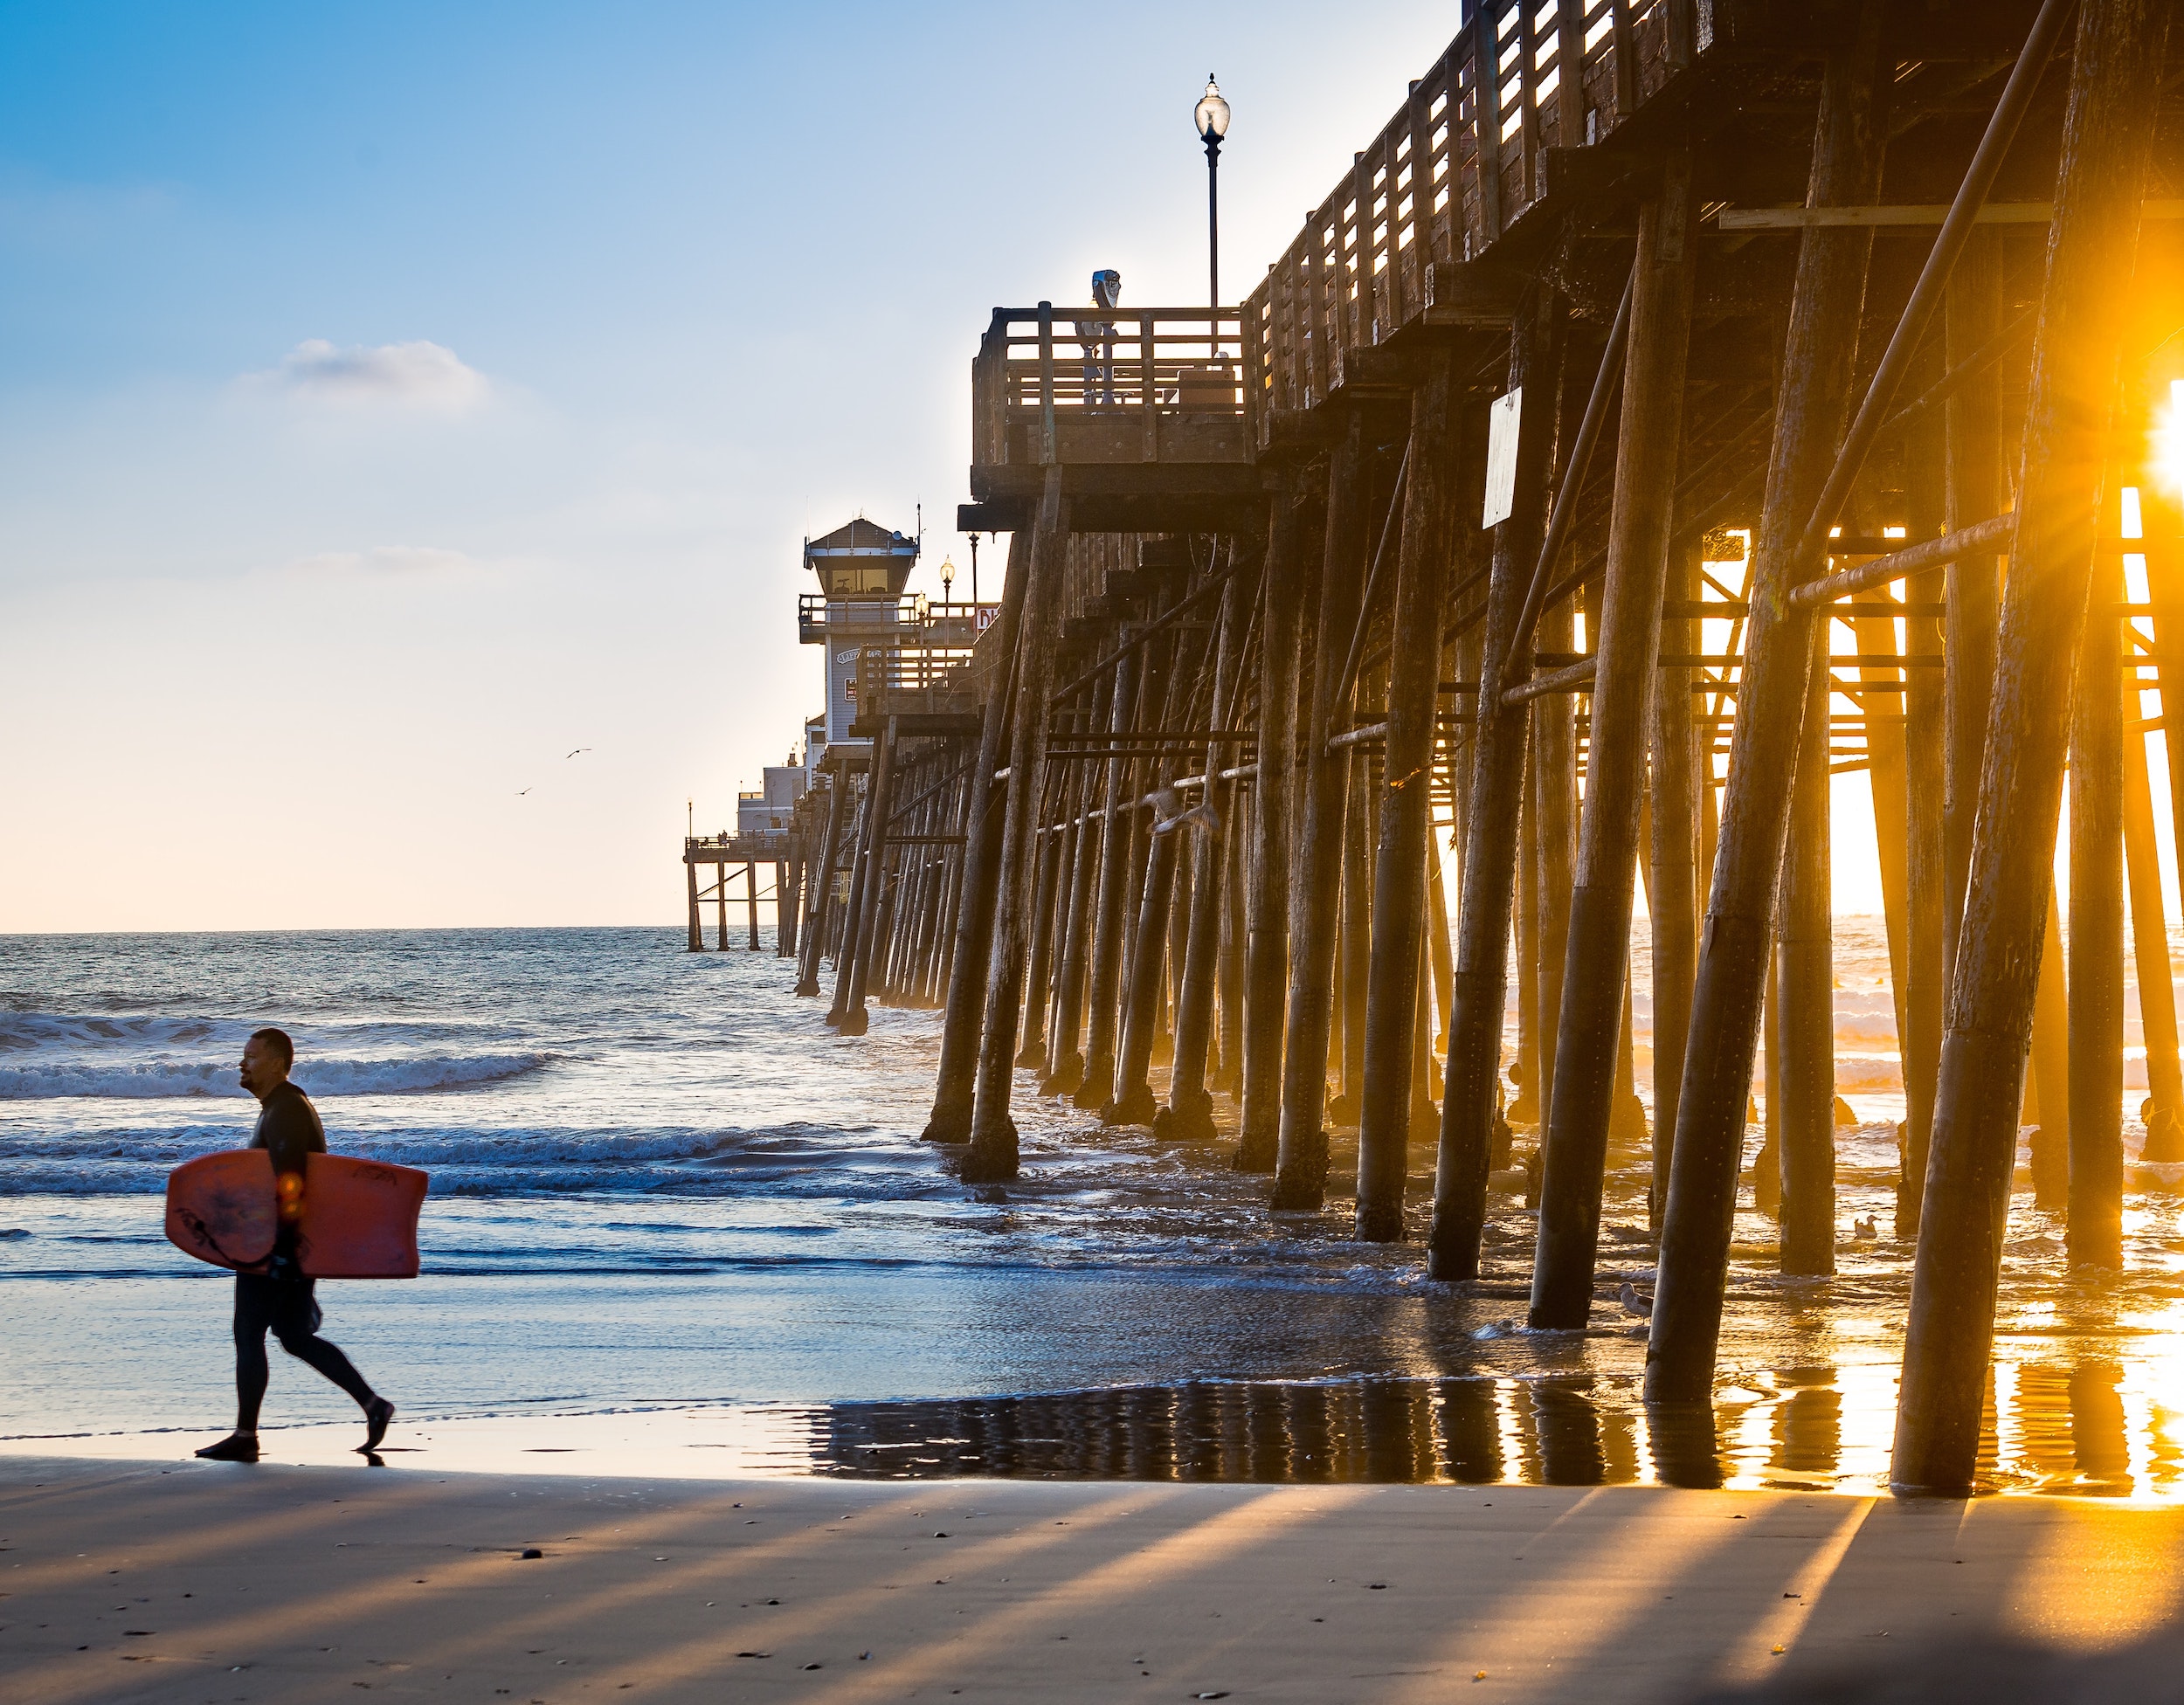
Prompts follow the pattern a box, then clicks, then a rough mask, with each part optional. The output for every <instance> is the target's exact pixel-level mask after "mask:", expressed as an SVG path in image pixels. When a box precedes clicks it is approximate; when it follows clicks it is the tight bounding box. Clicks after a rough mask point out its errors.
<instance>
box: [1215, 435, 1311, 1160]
mask: <svg viewBox="0 0 2184 1705" xmlns="http://www.w3.org/2000/svg"><path fill="white" fill-rule="evenodd" d="M1278 477H1279V480H1280V483H1279V484H1278V485H1277V486H1276V487H1275V493H1274V497H1273V510H1272V518H1271V520H1270V521H1269V523H1268V532H1267V564H1266V569H1265V570H1264V572H1263V574H1262V575H1261V580H1260V599H1261V617H1260V624H1261V632H1262V633H1263V635H1264V638H1263V640H1262V643H1261V645H1260V648H1259V764H1258V768H1257V771H1256V774H1255V776H1254V782H1253V786H1252V790H1251V807H1252V809H1251V823H1250V834H1251V846H1250V850H1249V854H1248V862H1247V864H1246V866H1245V873H1244V880H1245V894H1244V932H1245V937H1246V940H1245V945H1244V1021H1243V1108H1242V1117H1241V1134H1240V1137H1239V1141H1238V1143H1237V1149H1236V1170H1238V1171H1240V1172H1271V1171H1273V1170H1275V1164H1276V1161H1277V1157H1278V1149H1279V1143H1280V1131H1281V1122H1282V1053H1283V1046H1282V1042H1283V1032H1284V1022H1285V1012H1286V1007H1287V1002H1288V996H1289V911H1290V906H1289V901H1290V889H1289V868H1290V864H1291V847H1290V836H1289V817H1290V799H1291V795H1292V791H1293V789H1294V787H1295V778H1296V750H1297V727H1296V720H1297V719H1296V708H1297V677H1298V675H1299V673H1301V671H1302V663H1303V658H1302V646H1303V611H1304V610H1305V608H1306V607H1307V604H1308V603H1309V604H1311V605H1314V606H1316V605H1317V602H1318V596H1317V594H1318V586H1319V564H1320V561H1321V558H1322V555H1323V551H1324V546H1323V544H1322V542H1321V540H1320V538H1319V537H1318V534H1319V531H1320V527H1319V521H1320V514H1319V504H1318V501H1317V499H1316V498H1315V497H1314V496H1313V495H1312V494H1310V493H1309V492H1306V491H1304V490H1302V489H1300V487H1299V484H1298V482H1297V480H1296V476H1295V475H1294V474H1291V473H1287V472H1284V473H1282V474H1281V475H1280V476H1278Z"/></svg>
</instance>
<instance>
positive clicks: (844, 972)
mask: <svg viewBox="0 0 2184 1705" xmlns="http://www.w3.org/2000/svg"><path fill="white" fill-rule="evenodd" d="M894 780H895V718H893V717H892V716H890V717H889V718H888V720H887V721H886V723H885V724H884V725H883V726H882V727H881V733H880V738H879V740H878V742H876V743H875V748H874V753H873V761H872V779H871V782H870V784H869V785H868V786H867V789H866V791H865V808H864V831H863V833H862V835H861V836H860V839H859V843H858V848H857V864H856V868H855V871H854V874H853V875H852V876H851V877H850V892H849V919H848V923H847V934H846V935H844V937H843V952H842V956H841V958H840V960H839V961H838V962H837V963H836V965H835V978H834V990H835V992H834V1010H833V1011H832V1012H831V1013H829V1014H828V1015H827V1016H828V1017H829V1018H832V1019H833V1022H834V1025H835V1027H836V1029H837V1030H838V1031H839V1032H840V1033H841V1034H842V1035H844V1036H862V1035H863V1034H864V1033H865V1032H866V1030H867V1028H868V1027H869V1025H870V1023H871V1018H870V1015H869V1013H868V1012H867V1009H866V1006H865V994H866V990H867V985H868V984H869V983H870V981H871V961H872V956H873V949H874V943H875V942H877V941H878V940H879V932H878V928H877V926H878V923H879V920H880V901H881V887H882V884H883V882H884V880H885V873H886V870H887V845H886V839H885V832H886V826H887V820H888V797H889V795H890V794H891V793H892V792H893V785H892V783H893V782H894Z"/></svg>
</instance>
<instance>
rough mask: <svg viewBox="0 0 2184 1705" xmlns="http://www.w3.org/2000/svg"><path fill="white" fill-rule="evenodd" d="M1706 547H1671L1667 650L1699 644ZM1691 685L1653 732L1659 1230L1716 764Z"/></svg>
mask: <svg viewBox="0 0 2184 1705" xmlns="http://www.w3.org/2000/svg"><path fill="white" fill-rule="evenodd" d="M1699 549H1700V547H1699V545H1698V544H1697V542H1683V543H1679V544H1676V545H1675V546H1672V547H1671V550H1672V551H1673V552H1674V556H1673V557H1672V559H1671V561H1672V568H1671V575H1672V579H1671V590H1674V591H1675V592H1676V594H1677V595H1678V597H1677V599H1674V600H1669V604H1671V605H1677V606H1678V613H1677V614H1676V616H1673V617H1671V618H1669V619H1667V620H1664V621H1663V622H1662V627H1661V644H1662V646H1663V647H1666V648H1669V649H1673V650H1676V651H1690V650H1691V649H1693V648H1694V647H1695V645H1696V644H1697V633H1696V632H1695V631H1694V627H1693V624H1692V622H1691V621H1690V615H1689V610H1688V607H1686V606H1688V604H1689V603H1690V601H1691V595H1692V594H1694V593H1696V592H1697V590H1698V584H1697V583H1698V572H1699V570H1698V561H1697V558H1698V552H1699ZM1691 688H1692V682H1691V680H1690V674H1689V673H1688V672H1686V671H1676V672H1673V673H1668V674H1664V675H1662V677H1661V680H1660V681H1659V684H1658V687H1657V688H1656V690H1655V693H1654V695H1653V725H1652V728H1651V731H1650V732H1651V739H1652V759H1653V769H1652V782H1653V787H1652V810H1651V812H1650V819H1651V820H1650V823H1649V825H1648V827H1649V828H1650V831H1651V834H1652V846H1651V847H1650V848H1649V849H1648V853H1649V867H1648V880H1649V886H1648V888H1647V897H1646V911H1647V914H1648V918H1649V920H1650V922H1651V924H1652V928H1653V1181H1652V1184H1651V1185H1650V1186H1649V1188H1648V1191H1647V1193H1646V1206H1647V1218H1648V1223H1649V1224H1650V1225H1651V1226H1652V1228H1653V1230H1654V1231H1655V1232H1656V1233H1657V1232H1659V1231H1660V1229H1661V1214H1662V1209H1663V1208H1665V1207H1666V1206H1667V1205H1668V1198H1669V1160H1670V1156H1672V1155H1673V1154H1674V1152H1675V1140H1676V1098H1677V1094H1678V1092H1679V1091H1680V1090H1681V1088H1682V1087H1683V1043H1684V1039H1685V1037H1686V1036H1688V1035H1689V1034H1690V1026H1691V983H1692V979H1693V977H1695V976H1696V974H1697V964H1698V912H1699V907H1698V884H1699V880H1700V872H1699V866H1698V840H1699V797H1700V792H1701V790H1702V788H1703V787H1704V777H1705V775H1706V774H1707V773H1708V771H1709V770H1711V764H1710V765H1708V766H1707V768H1706V769H1704V770H1703V769H1702V767H1701V757H1700V753H1699V746H1698V730H1697V726H1696V722H1695V719H1694V717H1693V714H1692V705H1691Z"/></svg>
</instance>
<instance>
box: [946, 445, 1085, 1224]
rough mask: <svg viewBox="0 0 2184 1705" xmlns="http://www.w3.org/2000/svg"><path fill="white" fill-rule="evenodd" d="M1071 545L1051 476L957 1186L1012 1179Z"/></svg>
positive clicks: (1029, 599)
mask: <svg viewBox="0 0 2184 1705" xmlns="http://www.w3.org/2000/svg"><path fill="white" fill-rule="evenodd" d="M1068 544H1069V509H1068V501H1067V500H1065V499H1064V498H1063V496H1062V494H1061V469H1060V468H1058V467H1053V466H1049V467H1048V469H1047V480H1046V490H1045V492H1044V494H1043V495H1042V496H1041V498H1040V505H1039V520H1038V522H1037V524H1036V526H1035V527H1034V528H1033V533H1032V542H1031V561H1030V564H1029V571H1028V574H1027V576H1026V583H1025V588H1024V600H1023V613H1022V616H1021V618H1020V619H1019V623H1018V627H1017V632H1015V634H1014V635H1013V638H1014V639H1015V641H1016V694H1015V696H1016V705H1015V714H1014V717H1013V724H1014V726H1013V728H1012V729H1011V730H1010V742H1009V781H1008V793H1007V797H1006V806H1005V815H1004V818H1003V820H1002V828H1001V859H1000V873H999V883H998V885H997V886H998V892H997V894H996V896H995V906H994V914H993V944H992V953H991V955H990V956H989V961H988V963H987V967H986V989H985V1034H984V1035H983V1036H982V1037H981V1038H980V1039H979V1045H978V1077H977V1080H976V1091H975V1096H974V1100H973V1104H972V1108H971V1146H970V1148H969V1149H968V1150H967V1151H966V1152H965V1153H964V1157H963V1162H962V1168H961V1172H960V1176H961V1177H962V1178H963V1181H964V1183H965V1184H997V1183H1006V1181H1008V1180H1009V1179H1012V1178H1013V1177H1016V1171H1017V1143H1016V1122H1015V1120H1013V1118H1011V1117H1010V1116H1009V1103H1010V1100H1011V1097H1012V1095H1013V1092H1014V1087H1015V1085H1014V1077H1015V1058H1016V1029H1017V1022H1018V1014H1019V1009H1020V1006H1021V1003H1022V999H1023V986H1024V970H1025V964H1024V962H1025V958H1026V953H1027V950H1028V948H1029V945H1030V942H1029V936H1030V932H1031V909H1032V903H1033V881H1034V880H1035V877H1036V874H1037V872H1036V869H1035V864H1036V860H1035V859H1034V858H1033V847H1034V845H1035V842H1036V839H1037V834H1036V831H1037V820H1036V819H1037V813H1038V807H1039V802H1040V794H1041V791H1042V784H1043V783H1044V781H1045V767H1046V756H1047V688H1048V687H1049V686H1050V685H1051V683H1052V680H1053V669H1054V635H1055V633H1056V632H1057V631H1058V629H1059V628H1060V625H1061V577H1062V569H1063V565H1064V557H1065V555H1066V553H1067V551H1068Z"/></svg>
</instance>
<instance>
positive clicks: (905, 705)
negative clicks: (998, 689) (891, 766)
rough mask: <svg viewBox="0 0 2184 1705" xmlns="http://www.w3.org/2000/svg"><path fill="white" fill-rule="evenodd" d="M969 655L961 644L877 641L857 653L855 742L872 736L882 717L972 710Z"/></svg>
mask: <svg viewBox="0 0 2184 1705" xmlns="http://www.w3.org/2000/svg"><path fill="white" fill-rule="evenodd" d="M971 650H972V648H971V645H968V644H964V645H936V644H918V643H913V642H906V641H894V640H889V641H883V642H878V643H874V644H872V645H866V646H863V647H862V648H860V650H859V652H858V653H857V727H856V729H855V730H854V732H855V733H856V734H857V735H858V737H859V738H861V739H869V738H872V737H874V734H876V732H877V730H876V728H875V727H874V725H875V724H876V722H877V721H878V719H880V718H881V717H886V716H918V715H927V716H935V715H937V716H965V715H969V714H971V712H973V711H974V710H976V709H977V708H978V695H977V694H976V692H975V690H974V687H973V683H972V679H971Z"/></svg>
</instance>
